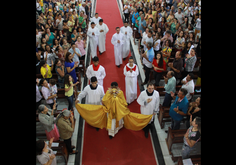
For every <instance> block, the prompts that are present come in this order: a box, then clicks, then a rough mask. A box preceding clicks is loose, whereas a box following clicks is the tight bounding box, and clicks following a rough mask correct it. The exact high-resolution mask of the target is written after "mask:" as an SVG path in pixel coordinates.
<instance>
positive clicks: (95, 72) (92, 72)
mask: <svg viewBox="0 0 236 165" xmlns="http://www.w3.org/2000/svg"><path fill="white" fill-rule="evenodd" d="M92 61H93V64H92V65H89V67H88V68H87V71H86V76H87V77H88V79H89V80H90V79H91V77H92V76H96V77H97V81H98V84H99V85H101V86H103V79H104V78H105V76H106V72H105V68H104V67H103V66H102V65H100V64H99V58H98V57H97V56H95V57H94V58H92Z"/></svg>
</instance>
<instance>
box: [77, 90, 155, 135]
mask: <svg viewBox="0 0 236 165" xmlns="http://www.w3.org/2000/svg"><path fill="white" fill-rule="evenodd" d="M102 103H103V105H92V104H76V105H75V107H76V109H77V111H78V112H79V114H80V115H81V116H82V117H83V119H84V120H85V121H86V122H87V123H88V124H89V125H91V126H93V127H97V128H101V129H102V128H104V127H105V128H106V129H111V125H112V119H116V128H117V127H119V120H121V119H122V118H123V120H124V127H125V128H127V129H130V130H134V131H139V130H141V129H143V128H144V127H145V126H146V125H147V124H148V123H149V122H150V120H151V119H152V115H143V114H139V113H134V112H130V110H129V109H128V108H127V102H126V100H125V97H124V94H123V92H122V91H121V90H120V89H119V88H118V89H116V88H112V89H111V88H108V90H107V92H106V94H105V95H104V97H103V99H102ZM107 113H108V115H107ZM107 116H108V117H107Z"/></svg>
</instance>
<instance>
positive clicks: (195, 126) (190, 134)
mask: <svg viewBox="0 0 236 165" xmlns="http://www.w3.org/2000/svg"><path fill="white" fill-rule="evenodd" d="M191 120H192V116H191V117H190V123H191V126H190V127H189V128H188V130H187V132H186V134H185V135H184V144H183V147H182V152H181V154H182V159H187V158H189V153H190V151H191V150H193V149H194V146H196V143H197V142H198V141H199V140H200V138H201V118H200V117H196V118H195V119H194V120H193V121H191Z"/></svg>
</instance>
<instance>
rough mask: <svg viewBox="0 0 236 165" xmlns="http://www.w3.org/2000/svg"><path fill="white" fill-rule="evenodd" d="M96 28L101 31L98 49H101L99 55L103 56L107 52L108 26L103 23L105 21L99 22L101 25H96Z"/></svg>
mask: <svg viewBox="0 0 236 165" xmlns="http://www.w3.org/2000/svg"><path fill="white" fill-rule="evenodd" d="M96 27H97V28H98V30H99V33H100V35H99V37H98V47H99V53H100V54H102V53H103V52H104V51H106V47H105V45H106V34H107V32H108V31H109V29H108V27H107V25H106V24H105V23H103V19H100V20H99V23H98V24H97V25H96Z"/></svg>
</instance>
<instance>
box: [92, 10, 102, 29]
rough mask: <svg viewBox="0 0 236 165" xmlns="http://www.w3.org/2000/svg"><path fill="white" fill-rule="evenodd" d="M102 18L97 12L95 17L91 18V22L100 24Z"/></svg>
mask: <svg viewBox="0 0 236 165" xmlns="http://www.w3.org/2000/svg"><path fill="white" fill-rule="evenodd" d="M100 19H102V18H101V17H99V16H98V13H95V15H94V17H93V18H91V20H90V21H91V22H94V23H95V26H96V25H97V24H98V22H99V20H100Z"/></svg>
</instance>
